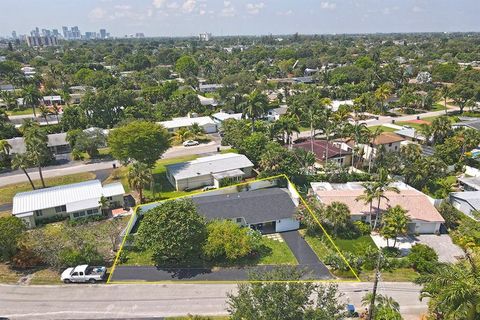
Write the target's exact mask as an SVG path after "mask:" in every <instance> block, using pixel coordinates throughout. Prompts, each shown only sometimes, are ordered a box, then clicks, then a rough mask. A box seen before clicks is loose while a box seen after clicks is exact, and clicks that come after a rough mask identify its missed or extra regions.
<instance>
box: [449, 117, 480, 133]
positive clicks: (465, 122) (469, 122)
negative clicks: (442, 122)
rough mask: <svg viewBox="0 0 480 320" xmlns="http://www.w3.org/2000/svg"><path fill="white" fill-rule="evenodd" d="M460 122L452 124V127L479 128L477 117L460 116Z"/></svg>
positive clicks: (479, 121)
mask: <svg viewBox="0 0 480 320" xmlns="http://www.w3.org/2000/svg"><path fill="white" fill-rule="evenodd" d="M460 120H461V121H460V122H457V123H454V124H452V128H453V129H458V128H470V129H474V130H480V119H477V118H460Z"/></svg>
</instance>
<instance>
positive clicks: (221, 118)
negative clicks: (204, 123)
mask: <svg viewBox="0 0 480 320" xmlns="http://www.w3.org/2000/svg"><path fill="white" fill-rule="evenodd" d="M212 117H213V118H214V119H217V120H219V121H225V120H227V119H235V120H240V119H242V114H241V113H226V112H217V113H214V114H212Z"/></svg>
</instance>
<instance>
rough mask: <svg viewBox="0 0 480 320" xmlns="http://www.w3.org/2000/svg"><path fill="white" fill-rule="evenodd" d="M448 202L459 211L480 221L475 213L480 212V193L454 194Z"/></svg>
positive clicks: (451, 194)
mask: <svg viewBox="0 0 480 320" xmlns="http://www.w3.org/2000/svg"><path fill="white" fill-rule="evenodd" d="M448 200H449V202H450V203H451V204H452V205H453V206H454V207H455V208H457V209H458V210H459V211H461V212H463V213H464V214H466V215H467V216H469V217H470V218H472V219H475V220H477V221H480V218H479V217H478V216H477V217H476V216H474V212H480V191H466V192H452V193H450V196H449V199H448Z"/></svg>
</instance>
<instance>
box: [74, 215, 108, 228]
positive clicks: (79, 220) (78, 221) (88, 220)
mask: <svg viewBox="0 0 480 320" xmlns="http://www.w3.org/2000/svg"><path fill="white" fill-rule="evenodd" d="M107 218H108V217H107V216H105V215H103V214H96V215H93V216H87V217H82V218H77V219H70V220H68V225H69V226H71V227H75V226H80V225H84V224H88V223H91V222H96V221H102V220H105V219H107Z"/></svg>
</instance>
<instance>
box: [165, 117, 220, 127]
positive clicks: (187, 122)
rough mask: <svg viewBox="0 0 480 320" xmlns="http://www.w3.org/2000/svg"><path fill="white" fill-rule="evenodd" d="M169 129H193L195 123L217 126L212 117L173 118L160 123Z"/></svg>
mask: <svg viewBox="0 0 480 320" xmlns="http://www.w3.org/2000/svg"><path fill="white" fill-rule="evenodd" d="M158 123H159V124H161V125H162V126H164V127H165V128H167V129H174V128H181V127H191V126H192V125H193V124H194V123H197V124H198V125H199V126H204V125H206V124H213V125H214V124H215V122H213V119H212V118H210V117H196V118H189V117H183V118H173V119H172V120H169V121H162V122H158Z"/></svg>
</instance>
